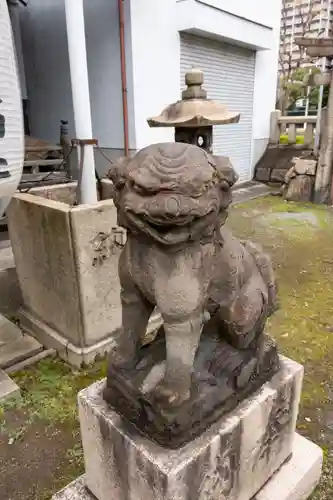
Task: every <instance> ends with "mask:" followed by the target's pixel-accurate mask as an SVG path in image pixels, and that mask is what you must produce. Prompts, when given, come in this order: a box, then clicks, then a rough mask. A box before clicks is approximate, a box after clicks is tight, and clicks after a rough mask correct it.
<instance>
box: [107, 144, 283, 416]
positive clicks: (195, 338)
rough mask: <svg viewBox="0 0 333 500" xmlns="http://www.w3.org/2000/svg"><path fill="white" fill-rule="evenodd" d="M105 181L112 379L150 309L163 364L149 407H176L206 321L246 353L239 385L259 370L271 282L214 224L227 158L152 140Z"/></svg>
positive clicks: (222, 202)
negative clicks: (114, 258) (116, 242)
mask: <svg viewBox="0 0 333 500" xmlns="http://www.w3.org/2000/svg"><path fill="white" fill-rule="evenodd" d="M109 177H110V178H111V179H112V181H113V182H114V185H115V191H116V193H115V205H116V207H117V210H118V223H119V225H120V226H122V227H124V228H126V229H127V242H126V245H125V247H124V249H123V251H122V253H121V256H120V260H119V277H120V283H121V301H122V323H123V330H122V333H121V335H120V336H119V339H118V345H117V349H115V351H114V352H112V354H111V356H110V366H111V367H112V373H113V374H114V372H115V370H116V371H117V370H125V371H126V370H133V369H135V367H136V366H137V364H138V360H139V357H140V356H139V352H140V339H141V338H142V337H143V335H144V333H145V330H146V327H147V324H148V320H149V317H150V315H151V313H152V311H153V309H154V308H155V307H156V306H157V308H158V310H159V311H160V313H161V315H162V318H163V321H164V325H163V329H164V333H165V349H166V362H165V373H164V376H163V378H162V380H160V381H159V383H157V385H156V386H155V387H154V388H153V389H152V391H151V394H150V395H151V397H153V400H154V401H155V402H156V404H159V405H161V407H164V408H165V407H168V408H170V407H173V408H178V407H180V406H182V405H183V404H184V402H186V401H188V400H189V399H190V398H191V386H192V379H193V366H194V360H195V356H196V353H197V348H198V345H199V341H200V337H201V334H202V329H203V323H204V318H207V317H210V318H211V320H210V321H209V323H210V324H211V325H213V326H211V327H212V328H213V329H214V331H215V332H216V331H218V334H219V336H220V338H221V339H224V342H225V341H227V343H228V344H229V345H230V346H232V347H233V348H235V349H236V352H238V351H249V352H251V353H252V355H251V356H250V357H249V358H248V359H247V360H246V362H244V363H243V364H242V366H241V367H238V371H237V370H236V372H235V373H236V375H235V387H236V388H238V389H240V388H242V387H245V386H246V385H247V384H248V383H249V381H250V379H251V377H255V375H256V373H257V372H259V371H260V366H261V363H262V358H263V351H264V350H265V349H264V336H263V329H264V325H265V321H266V318H267V317H268V316H269V314H270V313H271V312H272V311H273V310H274V307H275V301H276V286H275V280H274V275H273V271H272V266H271V262H270V259H269V257H268V256H267V255H265V254H264V253H263V252H262V250H261V249H260V248H259V247H257V246H256V245H254V244H253V243H250V242H241V241H239V240H238V239H237V238H234V237H233V236H232V234H231V233H230V232H229V231H228V230H227V229H226V228H225V226H224V223H225V220H226V218H227V209H228V206H229V204H230V202H231V187H232V185H233V184H234V183H235V182H236V180H237V175H236V173H235V171H234V170H233V168H232V166H231V164H230V161H229V160H228V158H224V157H214V156H212V155H210V154H208V153H207V152H205V151H204V150H202V149H200V148H199V147H197V146H193V145H188V144H181V143H165V144H155V145H152V146H148V147H147V148H144V149H143V150H141V151H140V152H138V153H137V154H136V155H135V156H134V158H132V159H123V160H122V161H121V162H119V163H118V164H116V165H115V166H114V168H112V169H111V171H110V172H109ZM229 357H230V356H229ZM221 369H222V370H223V366H221ZM112 377H113V375H112V374H110V376H109V379H108V383H107V384H108V386H109V387H111V385H112V383H113V382H112ZM210 377H211V373H210V374H209V375H208V378H210ZM110 398H111V399H112V397H110ZM110 398H108V397H107V396H106V399H108V400H109V399H110Z"/></svg>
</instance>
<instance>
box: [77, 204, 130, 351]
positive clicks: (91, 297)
mask: <svg viewBox="0 0 333 500" xmlns="http://www.w3.org/2000/svg"><path fill="white" fill-rule="evenodd" d="M70 220H71V228H72V241H73V248H74V249H75V255H76V257H75V265H76V270H77V279H78V283H77V286H78V293H79V298H80V306H81V312H82V320H81V321H82V330H83V331H82V334H83V343H84V345H85V346H89V345H92V344H94V343H95V342H98V341H99V340H101V339H103V338H104V337H106V336H107V335H108V334H109V333H111V332H113V331H115V330H116V329H117V328H119V327H120V325H121V305H120V285H119V278H118V259H119V254H120V249H121V248H122V246H123V245H124V243H125V241H122V238H123V239H125V238H126V232H125V230H123V229H121V228H119V227H118V226H117V212H116V209H115V206H114V204H113V201H112V200H106V201H102V202H99V203H98V205H96V206H94V207H93V206H86V205H80V206H78V207H75V208H73V210H72V211H71V213H70ZM122 235H123V236H122ZM117 237H118V238H119V243H118V244H117V240H116V238H117Z"/></svg>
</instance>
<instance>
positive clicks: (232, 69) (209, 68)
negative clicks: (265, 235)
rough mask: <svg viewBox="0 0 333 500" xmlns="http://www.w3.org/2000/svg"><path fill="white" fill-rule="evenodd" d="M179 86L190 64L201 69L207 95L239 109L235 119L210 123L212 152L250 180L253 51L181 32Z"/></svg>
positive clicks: (229, 106) (231, 108)
mask: <svg viewBox="0 0 333 500" xmlns="http://www.w3.org/2000/svg"><path fill="white" fill-rule="evenodd" d="M180 64H181V88H182V89H183V88H184V85H185V84H184V76H185V73H186V71H188V70H189V69H191V68H192V67H198V68H200V69H201V70H202V71H204V75H205V83H204V88H205V89H206V90H207V92H208V97H209V98H211V99H216V100H218V101H221V102H222V103H223V104H225V105H226V106H227V107H228V109H230V111H237V112H240V113H241V118H240V121H239V123H237V124H233V125H220V126H216V127H214V142H213V150H214V154H220V155H224V156H229V157H230V159H231V161H232V164H233V166H234V168H235V169H236V171H237V173H238V174H239V176H240V180H241V181H247V180H250V179H251V177H252V170H251V149H252V115H253V90H254V73H255V52H254V51H252V50H248V49H244V48H240V47H236V46H234V45H229V44H226V43H220V42H217V41H215V40H209V39H206V38H201V37H197V36H193V35H181V63H180Z"/></svg>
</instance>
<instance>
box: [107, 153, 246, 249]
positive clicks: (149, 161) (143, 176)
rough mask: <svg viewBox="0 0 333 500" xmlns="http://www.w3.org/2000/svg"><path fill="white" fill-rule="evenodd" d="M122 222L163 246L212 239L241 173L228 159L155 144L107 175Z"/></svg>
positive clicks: (118, 163)
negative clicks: (113, 189) (238, 172)
mask: <svg viewBox="0 0 333 500" xmlns="http://www.w3.org/2000/svg"><path fill="white" fill-rule="evenodd" d="M108 176H109V178H111V180H112V181H113V183H114V185H115V188H116V195H115V204H116V206H117V209H118V223H119V225H121V226H123V227H125V228H126V229H127V230H128V231H129V232H130V233H134V234H136V235H137V236H138V237H140V236H141V237H146V238H150V239H152V240H153V241H154V242H155V243H158V244H161V245H165V246H169V247H170V246H175V245H176V246H179V245H183V244H187V243H188V242H190V241H197V240H206V239H212V238H213V237H214V234H215V233H216V230H217V228H218V227H220V226H221V225H222V224H223V223H224V221H225V219H226V217H227V208H228V206H229V204H230V202H231V187H232V185H233V184H234V183H235V182H236V180H237V174H236V173H235V171H234V169H233V168H232V166H231V163H230V161H229V159H228V158H225V157H218V156H212V155H210V154H208V153H207V152H205V151H204V150H202V149H200V148H199V147H197V146H193V145H190V144H183V143H162V144H153V145H151V146H148V147H146V148H144V149H142V150H141V151H139V152H138V153H137V154H136V155H135V156H134V157H133V158H131V159H121V160H119V161H118V162H117V163H115V165H114V166H113V168H112V169H111V170H110V171H109V175H108Z"/></svg>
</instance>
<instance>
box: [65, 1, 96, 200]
mask: <svg viewBox="0 0 333 500" xmlns="http://www.w3.org/2000/svg"><path fill="white" fill-rule="evenodd" d="M65 10H66V25H67V39H68V53H69V67H70V75H71V84H72V95H73V108H74V122H75V132H76V138H77V139H80V140H87V139H92V123H91V109H90V95H89V81H88V68H87V50H86V35H85V26H84V10H83V0H65ZM79 157H80V160H81V164H82V172H80V173H79V174H80V178H81V186H80V187H81V193H80V203H89V204H90V203H97V191H96V179H95V158H94V147H93V145H92V144H87V145H84V155H83V154H81V155H80V154H79Z"/></svg>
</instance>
